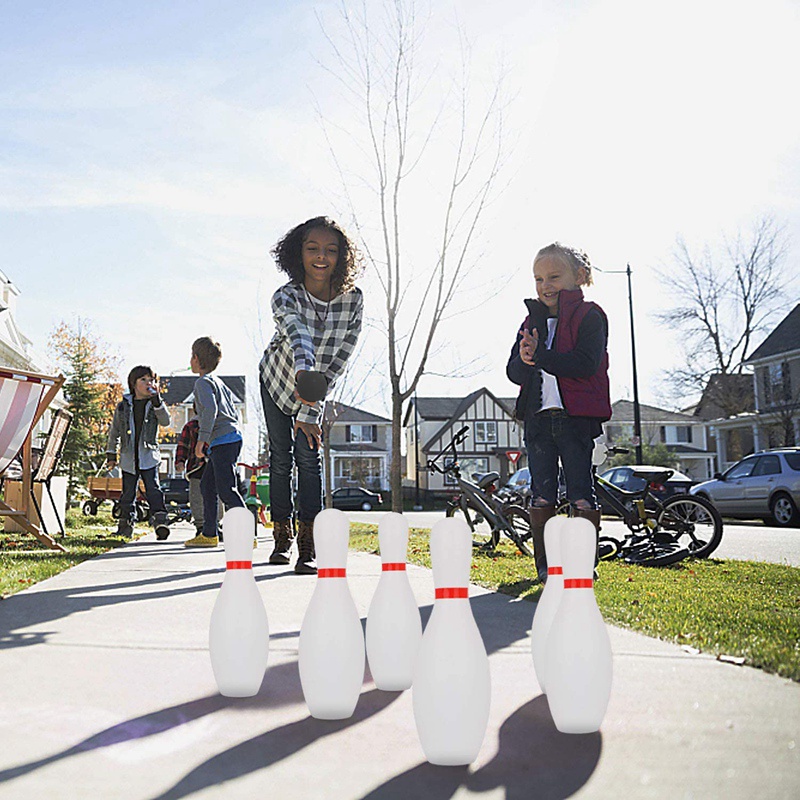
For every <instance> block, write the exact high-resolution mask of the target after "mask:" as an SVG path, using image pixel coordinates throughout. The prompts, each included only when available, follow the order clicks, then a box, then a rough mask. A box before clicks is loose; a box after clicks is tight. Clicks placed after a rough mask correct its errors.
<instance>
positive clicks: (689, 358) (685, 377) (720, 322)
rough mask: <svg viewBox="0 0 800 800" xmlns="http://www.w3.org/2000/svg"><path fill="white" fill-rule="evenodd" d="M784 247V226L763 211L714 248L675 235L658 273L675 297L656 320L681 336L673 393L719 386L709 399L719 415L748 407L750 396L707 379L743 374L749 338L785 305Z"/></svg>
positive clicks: (695, 392)
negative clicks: (698, 248)
mask: <svg viewBox="0 0 800 800" xmlns="http://www.w3.org/2000/svg"><path fill="white" fill-rule="evenodd" d="M787 250H788V242H787V238H786V234H785V230H784V228H783V227H782V226H780V225H778V224H777V223H776V221H775V220H774V219H773V218H772V217H769V216H764V217H761V218H760V219H758V220H757V221H756V222H755V223H754V224H753V226H752V228H751V229H750V231H749V232H747V233H743V232H741V231H740V232H739V233H738V234H737V235H736V237H735V238H734V239H732V240H730V239H726V241H725V242H724V246H723V247H722V248H721V249H720V250H718V251H716V252H715V251H713V250H712V248H711V247H710V246H709V245H706V246H705V247H704V248H703V250H702V252H700V253H697V252H692V251H691V250H690V248H689V246H688V245H687V244H686V242H685V241H684V240H683V239H682V238H680V237H679V238H678V240H677V247H676V250H675V254H674V259H673V261H674V263H673V264H672V266H671V268H670V269H669V270H663V271H661V272H660V273H659V277H660V279H661V281H662V283H663V284H664V286H665V288H666V289H668V290H669V292H670V294H671V295H672V296H673V297H674V303H673V305H672V306H671V307H670V308H668V309H667V310H666V311H664V312H662V313H661V314H659V318H660V319H661V320H662V321H663V322H664V323H666V324H667V325H668V326H669V327H670V328H672V329H673V330H675V331H676V332H677V333H678V334H679V335H680V343H681V347H682V348H683V351H684V359H683V363H682V365H681V366H680V367H677V368H675V369H672V370H669V371H668V372H667V383H668V384H669V386H670V388H671V390H672V393H673V394H674V395H675V396H676V397H680V398H685V397H686V396H687V395H698V394H699V393H701V392H702V391H703V390H704V389H705V388H706V387H707V386H708V387H709V389H713V387H714V386H718V387H720V390H719V391H718V392H717V393H716V395H715V396H714V397H713V398H707V399H709V400H712V401H713V402H714V403H715V404H716V405H717V406H719V407H720V408H721V409H722V411H723V413H724V415H725V416H732V415H734V414H738V413H741V412H743V411H747V410H750V409H748V408H745V407H743V404H744V403H746V402H748V398H752V395H751V394H750V395H748V394H747V393H742V392H736V391H730V390H729V385H728V384H727V383H726V382H725V381H724V380H715V381H714V382H712V383H710V380H711V378H712V377H713V376H719V375H723V376H724V375H735V374H741V373H742V372H743V369H744V363H743V362H744V360H745V359H746V358H747V356H748V355H749V354H750V349H751V345H752V344H753V341H754V339H755V338H756V337H757V336H758V335H759V334H760V333H762V332H764V331H765V330H767V328H768V326H769V323H770V321H771V319H772V317H773V315H774V314H775V312H776V311H778V310H780V308H781V307H783V306H785V298H786V292H787V289H788V283H789V281H788V280H787V275H786V272H785V270H784V268H783V262H784V260H785V257H786V253H787ZM717 395H718V396H717Z"/></svg>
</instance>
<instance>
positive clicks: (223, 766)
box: [0, 526, 800, 800]
mask: <svg viewBox="0 0 800 800" xmlns="http://www.w3.org/2000/svg"><path fill="white" fill-rule="evenodd" d="M192 530H193V529H191V527H190V526H188V527H186V528H185V529H183V530H178V531H176V532H174V533H173V535H172V536H171V537H170V539H169V540H168V541H166V542H156V541H155V538H154V536H153V535H152V534H150V535H148V536H147V537H145V538H144V539H141V540H139V541H137V542H134V543H131V544H129V545H126V546H125V547H122V548H120V549H118V550H113V551H110V552H108V553H106V554H104V555H103V556H100V557H99V558H96V559H93V560H91V561H87V562H84V563H83V564H81V565H79V566H77V567H75V568H73V569H71V570H68V571H67V572H64V573H61V574H60V575H57V576H55V577H53V578H51V579H49V580H47V581H44V582H42V583H40V584H37V585H36V586H34V587H32V588H31V589H29V590H27V591H24V592H21V593H19V594H17V595H14V596H13V597H11V598H8V599H7V600H4V601H2V602H0V682H1V683H0V698H1V699H2V702H0V797H3V798H6V799H7V800H16V799H17V798H19V800H22V799H23V798H38V797H47V798H53V800H62V799H63V800H73V798H76V799H77V798H81V799H82V798H98V800H114V799H115V798H120V800H123V799H124V800H149V799H150V798H153V799H155V798H182V797H193V798H225V800H229V799H230V800H238V798H248V800H251V799H252V798H259V797H270V798H273V797H274V798H291V799H292V800H294V799H295V798H300V799H301V800H304V799H305V798H331V799H333V800H339V798H342V799H343V800H349V799H350V798H366V797H369V798H392V799H394V798H397V800H400V798H403V800H407V799H414V798H425V800H428V799H430V800H446V799H447V798H451V797H457V798H466V797H480V798H487V800H489V799H491V800H495V798H498V799H499V798H510V799H512V800H516V799H517V798H519V799H520V800H521V798H526V800H529V799H530V798H552V799H553V800H555V799H557V798H558V799H560V798H566V797H573V796H574V797H577V798H623V800H638V799H639V798H665V799H666V798H669V799H670V800H672V799H673V798H697V799H698V800H707V798H725V800H730V799H731V798H734V799H737V798H742V799H743V800H744V798H747V800H750V799H751V798H759V800H770V799H771V798H787V799H788V798H795V797H798V796H800V685H798V684H796V683H793V682H791V681H789V680H785V679H782V678H777V677H775V676H773V675H767V674H765V673H763V672H761V671H759V670H756V669H750V668H748V667H735V666H731V665H728V664H723V663H721V662H718V661H716V660H715V659H713V658H711V657H708V656H703V655H689V654H686V653H684V652H683V651H682V650H681V649H680V648H679V647H677V646H675V645H671V644H667V643H664V642H660V641H658V640H655V639H650V638H648V637H646V636H642V635H639V634H635V633H631V632H629V631H625V630H622V629H619V628H609V632H610V634H611V644H612V648H613V652H614V687H613V691H612V695H611V703H610V706H609V709H608V713H607V715H606V718H605V721H604V723H603V726H602V729H601V731H600V732H599V733H597V734H591V735H585V736H569V735H566V734H560V733H558V731H557V730H556V729H555V727H554V726H553V723H552V721H551V719H550V715H549V711H548V707H547V701H546V699H545V698H544V697H543V696H542V695H541V693H540V692H539V688H538V685H537V684H536V679H535V675H534V672H533V666H532V663H531V657H530V649H529V640H528V633H529V630H530V622H531V615H532V613H533V609H534V606H533V604H532V603H528V602H524V601H523V602H520V601H515V600H514V599H513V598H511V597H508V596H505V595H501V594H494V593H491V592H486V591H485V590H483V589H480V588H478V587H473V590H472V591H471V597H472V608H473V612H474V614H475V617H476V620H477V622H478V625H479V626H480V629H481V632H482V634H483V637H484V642H485V644H486V649H487V651H488V653H489V656H490V663H491V670H492V711H491V717H490V721H489V729H488V731H487V734H486V739H485V740H484V744H483V748H482V750H481V753H480V756H479V759H478V760H477V761H476V762H475V763H474V764H473V765H472V766H471V767H470V768H466V767H465V768H455V767H448V768H443V767H433V766H431V765H429V764H427V762H425V760H424V757H423V755H422V751H421V749H420V746H419V742H418V739H417V736H416V730H415V728H414V718H413V713H412V707H411V693H410V692H404V693H385V692H380V691H378V690H376V689H375V687H374V685H373V684H372V683H371V680H370V677H369V672H367V676H366V679H365V683H364V688H363V692H362V695H361V698H360V700H359V703H358V706H357V708H356V712H355V716H354V717H353V718H352V719H350V720H344V721H342V722H322V721H318V720H314V719H312V718H311V717H309V716H308V713H307V710H306V707H305V704H304V702H303V695H302V691H301V687H300V679H299V675H298V670H297V644H298V636H299V630H300V624H301V622H302V619H303V614H304V612H305V609H306V606H307V604H308V601H309V599H310V597H311V593H312V591H313V589H314V582H315V580H316V579H315V578H313V577H305V576H295V575H294V574H293V573H292V572H291V568H290V567H271V566H269V565H268V564H267V563H266V561H267V558H268V555H269V552H270V549H271V542H268V541H267V540H265V539H264V538H262V539H261V540H260V544H259V548H258V549H257V550H256V551H255V554H254V562H255V567H254V569H255V575H256V580H257V581H258V585H259V588H260V591H261V594H262V597H263V599H264V602H265V604H266V607H267V613H268V615H269V621H270V633H271V640H270V661H269V667H268V669H267V673H266V676H265V679H264V683H263V685H262V688H261V691H260V693H259V694H258V695H257V696H256V697H254V698H250V699H246V700H235V699H229V698H224V697H221V696H220V695H219V694H217V691H216V686H215V684H214V678H213V675H212V672H211V664H210V661H209V658H208V652H207V649H206V648H207V637H208V622H209V617H210V614H211V608H212V606H213V603H214V600H215V598H216V594H217V590H218V588H219V584H220V581H221V579H222V575H223V570H224V555H223V550H222V548H221V547H220V548H219V549H217V550H212V551H207V550H187V549H185V548H183V546H182V541H183V540H184V539H186V538H189V536H190V535H191V532H192ZM379 575H380V559H379V558H378V557H377V556H373V555H368V554H366V553H357V552H351V553H350V557H349V564H348V576H349V579H350V587H351V590H352V592H353V595H354V598H355V601H356V606H357V607H358V609H359V611H360V613H361V615H362V617H364V618H365V617H366V613H367V610H368V608H369V603H370V600H371V598H372V593H373V592H374V590H375V586H376V585H377V582H378V578H379ZM408 575H409V578H410V580H411V583H412V586H413V588H414V592H415V594H416V596H417V600H418V601H419V604H420V606H421V608H422V611H423V620H424V621H426V620H427V618H428V616H429V613H430V608H431V605H432V602H433V583H432V577H431V574H430V572H429V571H428V570H426V569H424V568H422V567H415V566H410V567H409V571H408Z"/></svg>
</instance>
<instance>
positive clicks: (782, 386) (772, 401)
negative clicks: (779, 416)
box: [761, 362, 792, 406]
mask: <svg viewBox="0 0 800 800" xmlns="http://www.w3.org/2000/svg"><path fill="white" fill-rule="evenodd" d="M761 375H762V380H763V386H764V402H765V404H766V405H768V406H769V405H777V404H779V403H782V402H786V401H788V400H790V399H791V396H792V385H791V376H790V372H789V364H788V363H786V362H784V363H781V364H770V365H769V366H768V367H766V368H765V369H764V371H763V372H762V373H761Z"/></svg>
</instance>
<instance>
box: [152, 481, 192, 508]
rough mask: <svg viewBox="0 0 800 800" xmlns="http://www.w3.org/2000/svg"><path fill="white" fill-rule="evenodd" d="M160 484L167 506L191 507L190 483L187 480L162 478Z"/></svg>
mask: <svg viewBox="0 0 800 800" xmlns="http://www.w3.org/2000/svg"><path fill="white" fill-rule="evenodd" d="M159 483H160V484H161V491H162V492H164V502H165V503H166V504H167V505H171V504H172V503H174V504H175V505H178V506H188V505H189V481H188V480H187V479H186V478H161V479H159Z"/></svg>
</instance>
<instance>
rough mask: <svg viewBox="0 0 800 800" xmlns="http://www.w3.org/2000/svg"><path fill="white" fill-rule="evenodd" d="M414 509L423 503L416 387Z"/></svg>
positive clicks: (419, 507)
mask: <svg viewBox="0 0 800 800" xmlns="http://www.w3.org/2000/svg"><path fill="white" fill-rule="evenodd" d="M414 511H422V504H421V503H420V502H419V413H418V411H417V390H416V389H414Z"/></svg>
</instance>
